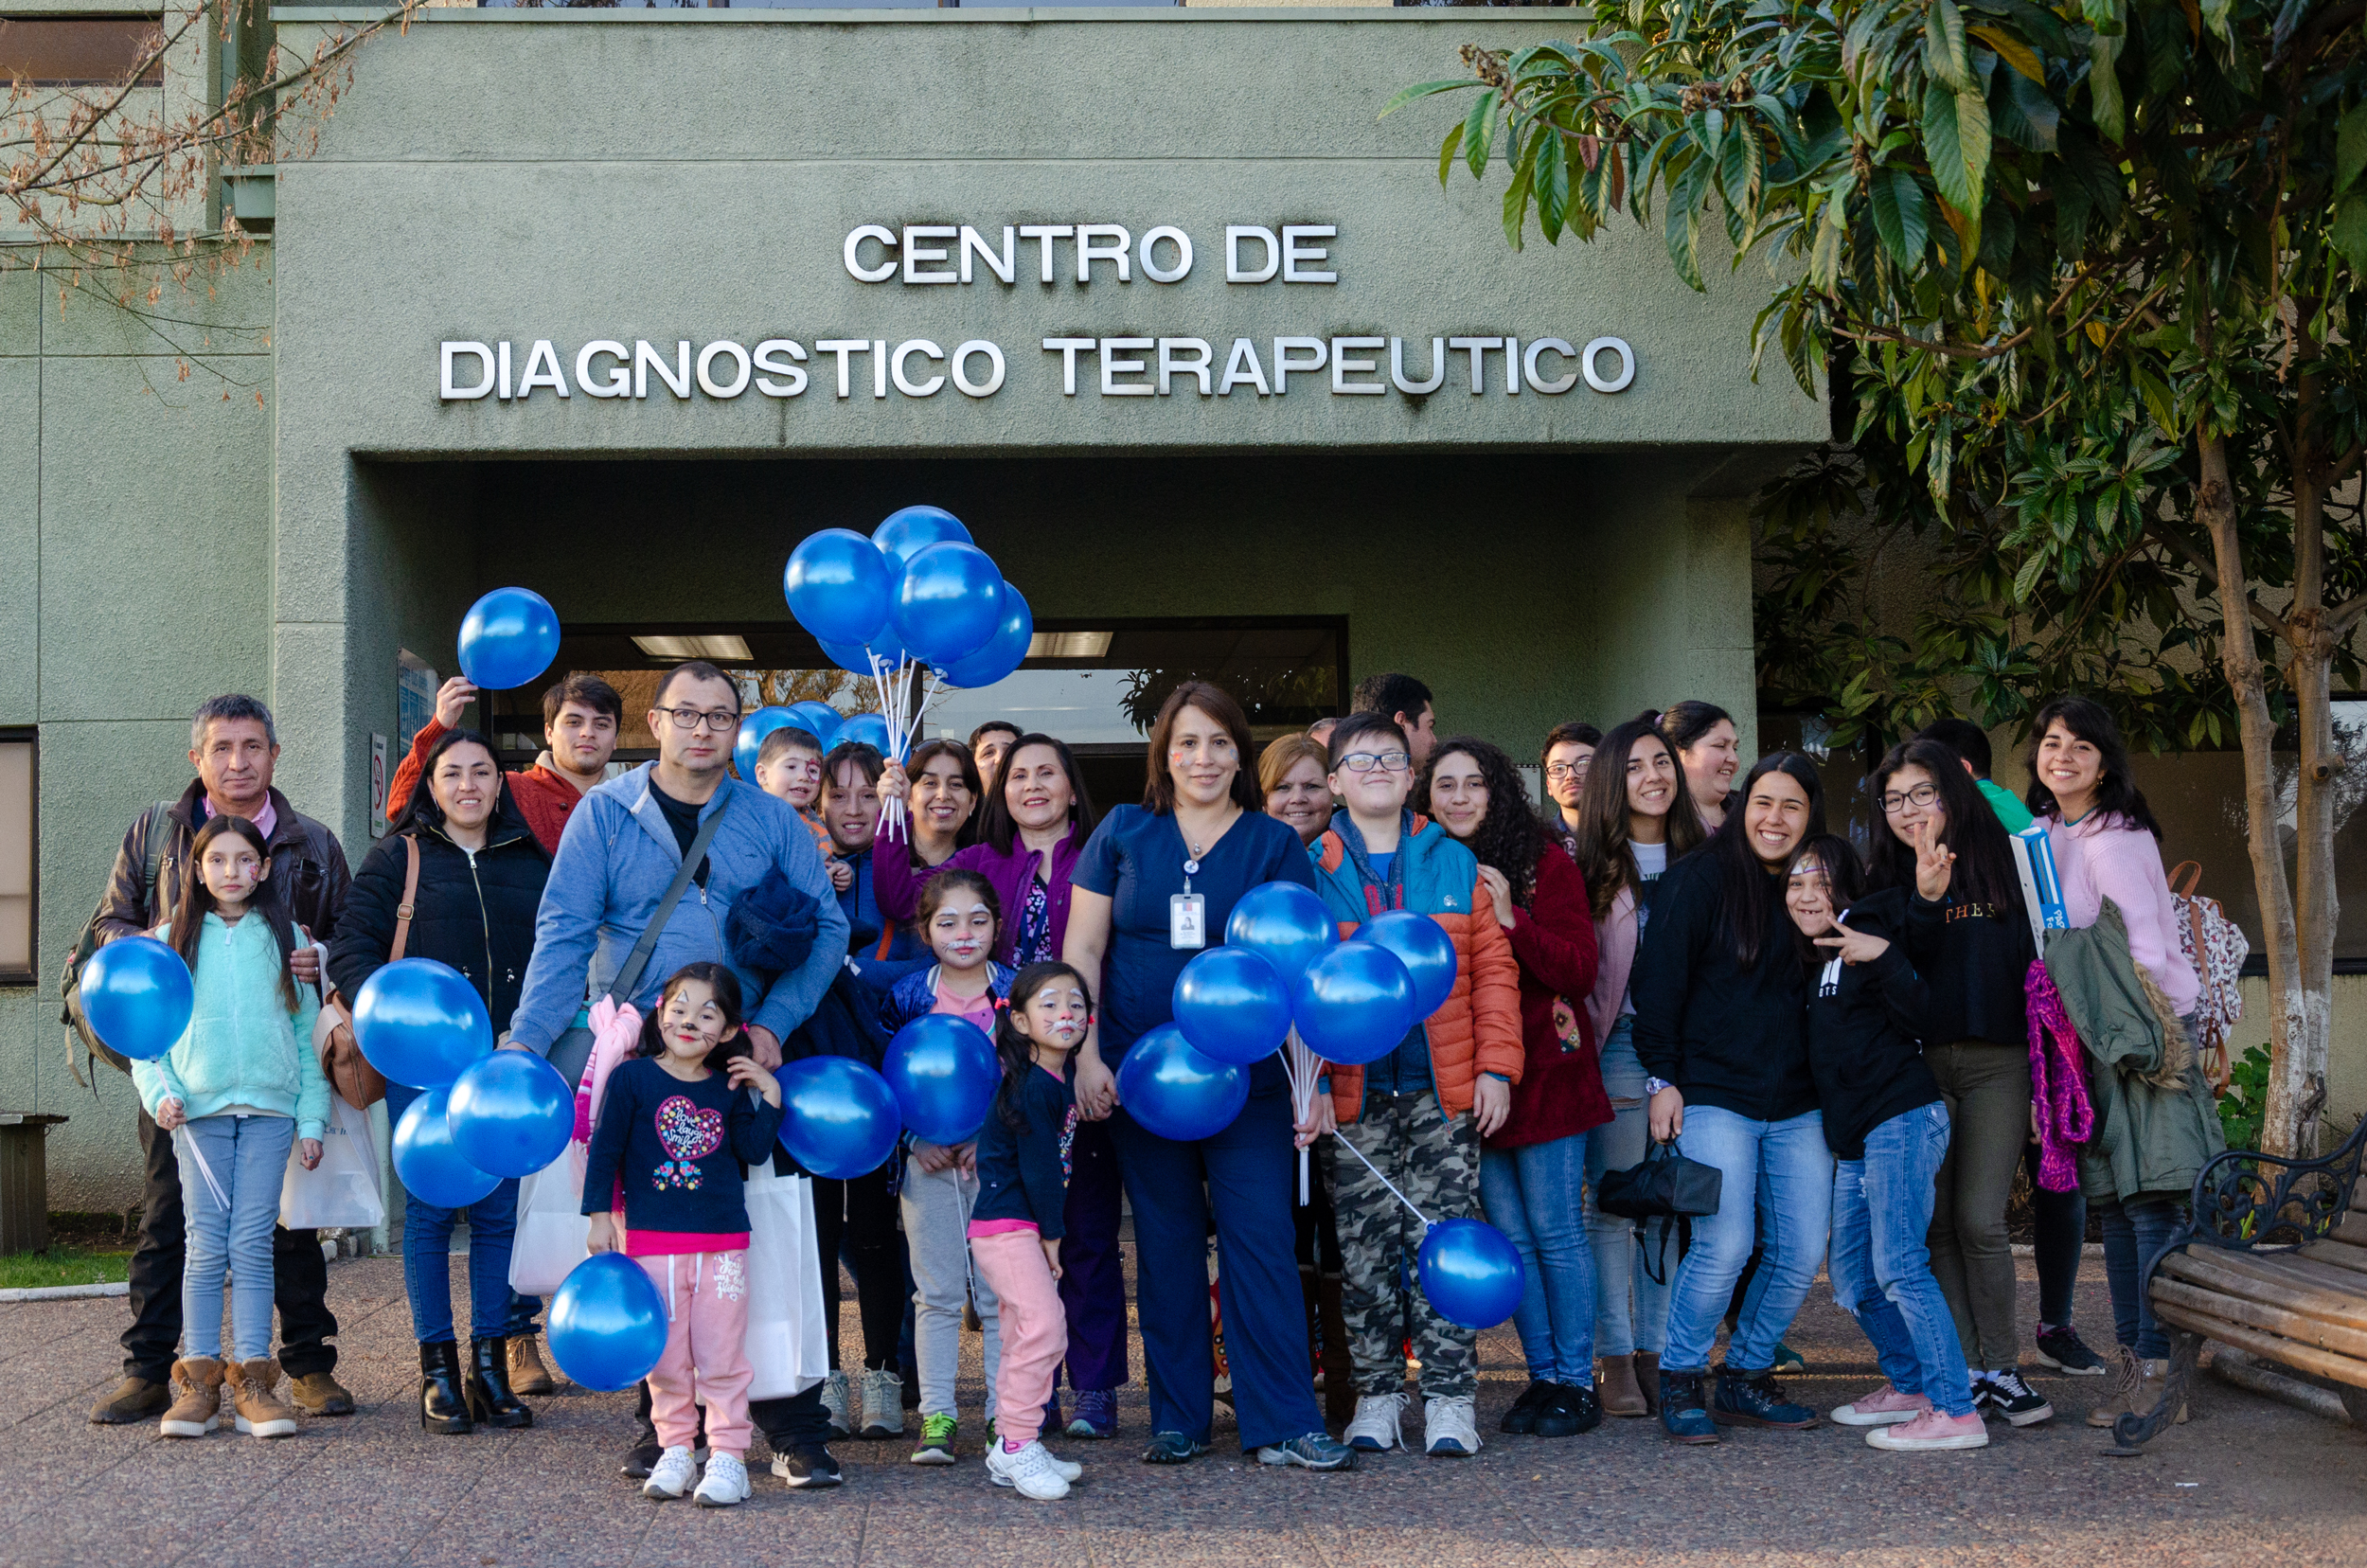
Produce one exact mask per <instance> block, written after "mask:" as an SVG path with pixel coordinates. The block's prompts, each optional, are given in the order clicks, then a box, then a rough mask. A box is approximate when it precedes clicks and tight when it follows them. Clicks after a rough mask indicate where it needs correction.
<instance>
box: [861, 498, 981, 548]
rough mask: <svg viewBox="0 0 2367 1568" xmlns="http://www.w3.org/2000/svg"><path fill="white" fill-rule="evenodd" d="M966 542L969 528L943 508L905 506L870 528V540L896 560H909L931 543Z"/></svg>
mask: <svg viewBox="0 0 2367 1568" xmlns="http://www.w3.org/2000/svg"><path fill="white" fill-rule="evenodd" d="M948 542H951V543H955V544H967V543H970V530H969V529H968V528H965V527H963V526H962V520H961V519H960V518H958V517H955V516H954V515H953V514H952V512H950V511H947V510H946V509H945V508H943V507H905V508H900V509H899V510H897V511H892V512H890V513H888V515H887V521H886V522H884V523H882V524H881V525H880V526H878V527H876V528H874V529H872V530H871V543H874V544H876V545H878V546H879V547H880V549H881V553H882V554H885V555H889V556H893V557H894V558H895V559H896V560H898V561H910V560H912V558H913V557H914V556H916V555H918V554H919V553H920V552H921V551H923V550H925V549H927V548H928V547H929V546H930V545H932V544H943V543H948Z"/></svg>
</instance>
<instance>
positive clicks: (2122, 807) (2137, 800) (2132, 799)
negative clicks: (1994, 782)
mask: <svg viewBox="0 0 2367 1568" xmlns="http://www.w3.org/2000/svg"><path fill="white" fill-rule="evenodd" d="M2057 719H2060V720H2061V721H2062V722H2063V726H2064V727H2065V728H2066V729H2068V730H2070V731H2071V732H2072V733H2073V735H2075V736H2077V737H2078V738H2079V739H2082V740H2085V741H2087V742H2088V744H2090V745H2091V746H2093V747H2095V749H2096V750H2097V751H2098V752H2101V753H2102V754H2103V757H2104V771H2103V772H2102V773H2101V774H2100V775H2098V776H2097V779H2096V803H2095V805H2094V806H2093V807H2091V809H2090V811H2089V814H2090V815H2091V816H2094V817H2096V818H2098V819H2099V820H2100V821H2101V822H2102V823H2103V824H2105V825H2107V826H2109V825H2110V824H2112V823H2114V822H2118V823H2119V824H2120V825H2121V826H2122V827H2124V828H2143V829H2145V831H2146V832H2148V833H2151V834H2152V835H2153V836H2154V837H2155V838H2157V839H2158V838H2160V837H2161V836H2162V825H2161V824H2160V823H2158V822H2156V821H2154V819H2153V809H2152V808H2151V807H2149V806H2147V805H2146V804H2145V791H2143V790H2141V789H2139V788H2137V782H2136V780H2135V779H2134V778H2133V777H2131V776H2130V774H2129V770H2128V745H2127V742H2126V741H2124V740H2123V739H2121V727H2120V725H2118V724H2116V723H2114V722H2112V715H2111V712H2110V710H2109V709H2108V708H2106V707H2105V705H2104V704H2102V703H2098V702H2095V701H2093V700H2092V699H2090V698H2086V697H2073V696H2070V695H2065V696H2061V697H2057V698H2056V699H2055V700H2054V701H2053V702H2051V703H2049V704H2047V705H2046V706H2044V707H2042V708H2040V709H2039V710H2038V718H2036V719H2034V720H2032V721H2031V724H2030V793H2028V794H2027V795H2025V796H2023V797H2022V798H2023V802H2024V804H2026V805H2027V806H2029V808H2030V814H2031V815H2032V816H2042V817H2043V816H2051V817H2057V818H2059V817H2061V816H2062V814H2063V809H2062V807H2060V806H2058V805H2056V800H2055V792H2054V791H2052V790H2050V789H2048V788H2047V787H2046V783H2045V781H2044V780H2043V779H2041V778H2040V777H2039V776H2038V743H2039V742H2040V741H2042V740H2044V739H2046V732H2047V729H2048V727H2049V726H2051V725H2052V724H2053V723H2054V722H2055V721H2056V720H2057Z"/></svg>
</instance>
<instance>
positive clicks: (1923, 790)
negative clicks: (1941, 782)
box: [1882, 784, 1940, 816]
mask: <svg viewBox="0 0 2367 1568" xmlns="http://www.w3.org/2000/svg"><path fill="white" fill-rule="evenodd" d="M1939 797H1940V787H1939V786H1938V785H1936V784H1918V785H1916V786H1915V787H1914V788H1913V789H1912V790H1909V791H1908V792H1907V793H1905V794H1886V795H1884V796H1883V797H1882V814H1883V815H1884V816H1896V815H1897V814H1898V813H1899V812H1901V811H1905V810H1906V809H1907V808H1908V807H1909V806H1910V805H1913V806H1929V805H1931V802H1933V801H1935V800H1937V799H1939Z"/></svg>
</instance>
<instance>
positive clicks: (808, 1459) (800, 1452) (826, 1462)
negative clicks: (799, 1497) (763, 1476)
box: [773, 1443, 846, 1490]
mask: <svg viewBox="0 0 2367 1568" xmlns="http://www.w3.org/2000/svg"><path fill="white" fill-rule="evenodd" d="M773 1473H774V1474H775V1475H777V1476H779V1477H780V1478H781V1479H782V1480H784V1481H786V1482H788V1483H789V1485H790V1488H791V1489H792V1490H796V1489H798V1488H820V1487H835V1486H837V1485H838V1484H839V1483H840V1482H842V1481H844V1480H845V1479H846V1477H845V1476H844V1475H842V1474H840V1473H839V1468H838V1461H837V1460H835V1459H833V1458H831V1457H830V1451H829V1450H828V1449H827V1448H825V1447H823V1446H822V1445H821V1444H820V1443H800V1444H798V1445H797V1446H796V1447H795V1448H793V1449H791V1450H790V1451H789V1452H787V1453H783V1454H777V1455H775V1456H774V1460H773Z"/></svg>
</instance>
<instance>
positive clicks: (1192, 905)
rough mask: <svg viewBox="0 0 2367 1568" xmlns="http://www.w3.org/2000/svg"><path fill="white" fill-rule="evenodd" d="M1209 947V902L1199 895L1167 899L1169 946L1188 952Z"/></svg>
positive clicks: (1172, 895)
mask: <svg viewBox="0 0 2367 1568" xmlns="http://www.w3.org/2000/svg"><path fill="white" fill-rule="evenodd" d="M1207 945H1208V900H1206V899H1205V898H1203V897H1202V896H1201V895H1200V894H1198V893H1176V894H1171V895H1170V896H1169V897H1168V899H1167V946H1169V947H1171V948H1181V949H1184V950H1186V951H1188V950H1190V949H1194V948H1204V947H1206V946H1207Z"/></svg>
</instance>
